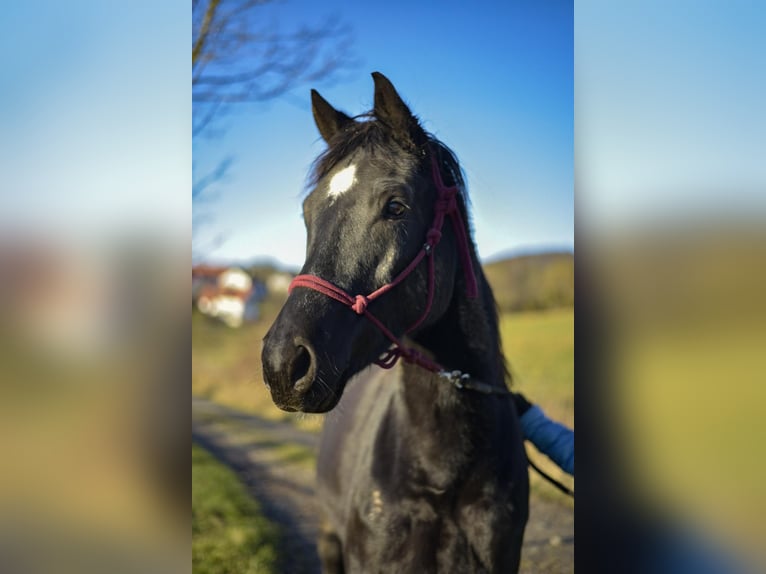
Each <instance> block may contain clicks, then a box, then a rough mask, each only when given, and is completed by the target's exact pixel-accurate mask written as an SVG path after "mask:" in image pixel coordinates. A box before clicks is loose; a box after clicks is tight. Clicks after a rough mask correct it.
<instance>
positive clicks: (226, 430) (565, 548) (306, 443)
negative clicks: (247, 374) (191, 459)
mask: <svg viewBox="0 0 766 574" xmlns="http://www.w3.org/2000/svg"><path fill="white" fill-rule="evenodd" d="M192 438H193V440H194V441H195V442H197V443H198V444H200V445H202V446H204V447H205V448H207V449H208V450H210V451H211V452H212V453H213V454H214V455H215V456H217V457H218V458H219V459H220V460H222V461H223V462H224V463H226V464H227V465H229V466H230V467H231V468H233V469H234V470H235V471H236V472H237V474H238V475H239V476H240V478H241V479H242V481H243V482H244V483H245V484H246V486H247V487H248V489H249V490H250V492H251V494H252V495H253V496H254V497H255V498H256V499H257V500H258V501H259V502H260V504H261V508H262V510H263V513H264V515H265V516H266V517H267V518H269V519H270V520H272V521H274V522H275V523H277V524H279V525H281V526H282V529H283V531H284V532H285V533H288V535H286V536H283V540H282V548H280V552H281V557H282V564H281V569H282V572H284V573H285V574H315V573H318V572H319V560H318V557H317V554H316V549H315V547H314V540H315V537H316V531H317V526H318V524H317V516H318V514H317V512H316V507H315V501H314V470H313V465H312V463H311V460H310V454H311V452H313V451H315V449H316V446H317V442H318V436H317V435H314V434H312V433H308V432H304V431H301V430H299V429H297V428H295V427H294V426H292V425H290V424H289V423H282V422H275V421H269V420H266V419H263V418H260V417H258V416H254V415H249V414H244V413H241V412H238V411H236V410H233V409H230V408H227V407H223V406H220V405H216V404H214V403H211V402H209V401H206V400H204V399H198V398H194V399H193V400H192ZM542 488H546V487H542ZM533 492H534V491H533ZM544 494H545V495H544V496H541V495H538V494H536V493H533V496H532V499H531V500H530V519H529V523H528V525H527V530H526V534H525V541H524V554H523V558H522V566H521V571H522V572H525V573H530V574H531V573H546V574H547V573H551V574H558V573H562V574H563V573H569V572H573V571H574V566H573V560H574V512H573V509H572V508H571V505H569V504H568V503H567V502H566V500H565V499H564V497H563V495H559V494H558V493H557V492H554V491H552V490H551V492H550V493H548V492H547V490H546V491H545V493H544Z"/></svg>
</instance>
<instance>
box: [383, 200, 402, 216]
mask: <svg viewBox="0 0 766 574" xmlns="http://www.w3.org/2000/svg"><path fill="white" fill-rule="evenodd" d="M405 211H407V206H406V205H404V204H403V203H402V202H401V201H399V200H396V199H392V200H390V201H389V202H388V203H386V209H385V215H386V217H391V218H395V217H401V216H402V215H404V212H405Z"/></svg>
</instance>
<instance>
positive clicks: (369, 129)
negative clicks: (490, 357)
mask: <svg viewBox="0 0 766 574" xmlns="http://www.w3.org/2000/svg"><path fill="white" fill-rule="evenodd" d="M353 119H354V120H355V121H353V122H349V125H348V126H347V127H346V128H345V129H343V130H341V131H340V132H339V133H337V134H336V135H335V137H333V138H332V140H331V141H330V142H329V144H328V146H327V149H326V150H325V151H324V152H322V154H320V155H319V157H317V158H316V160H314V162H313V164H312V166H311V170H310V172H309V179H308V184H307V190H308V189H311V188H314V187H315V186H316V185H317V184H318V183H319V181H320V180H321V179H322V178H324V177H325V176H326V175H327V174H329V173H330V172H331V171H332V170H333V169H334V168H335V166H337V165H338V164H339V163H340V162H341V161H343V160H344V159H345V158H347V157H348V156H349V155H350V154H351V153H352V152H354V151H356V150H359V149H366V150H368V151H372V150H376V149H378V150H379V149H385V148H386V147H390V145H391V141H392V137H391V134H390V131H389V130H388V128H387V127H386V126H385V124H383V123H382V122H380V121H378V120H377V118H376V117H375V114H374V112H373V111H369V112H366V113H364V114H360V115H358V116H355V117H354V118H353ZM416 121H417V118H416ZM421 129H422V128H421ZM422 131H423V134H424V135H425V141H424V142H423V143H422V144H420V145H416V144H414V143H411V142H408V143H405V144H402V142H401V141H400V140H396V141H397V142H398V143H399V145H402V147H404V148H405V151H409V152H410V153H413V152H414V153H416V154H417V155H419V156H421V157H422V158H425V157H427V155H428V151H429V150H431V151H432V152H433V153H434V154H435V155H436V159H437V162H438V163H439V166H440V168H441V174H442V179H443V181H444V184H445V185H447V186H456V187H457V188H458V190H459V192H460V193H459V198H460V199H461V200H462V201H459V202H458V203H459V205H460V209H461V211H462V212H463V213H462V215H463V221H464V222H465V224H466V227H467V228H468V229H467V230H466V231H467V232H468V235H469V237H470V238H471V246H472V248H473V250H474V251H475V249H476V247H475V243H474V241H473V229H472V227H473V226H472V222H471V218H470V214H469V212H468V206H469V205H470V199H469V197H468V190H467V187H466V183H465V174H464V173H463V169H462V167H461V166H460V163H459V162H458V160H457V156H456V155H455V152H453V151H452V150H451V149H450V148H449V147H448V146H447V145H445V144H444V143H443V142H441V141H440V140H439V139H437V138H436V136H434V135H433V134H431V133H429V132H426V131H425V130H422ZM408 144H409V145H408ZM379 159H380V161H383V162H385V161H389V162H391V163H392V165H393V163H394V162H395V158H394V154H389V156H385V155H384V156H383V157H380V158H379ZM429 173H430V171H429ZM476 260H477V262H478V256H476ZM476 270H477V272H478V274H479V276H480V279H481V281H480V285H482V286H483V287H482V294H483V296H484V297H485V298H486V299H488V301H487V303H488V304H487V305H486V312H487V318H488V320H489V321H490V327H491V329H492V332H493V333H495V334H496V336H495V340H496V341H497V356H498V357H499V361H500V369H501V371H500V372H501V373H502V374H503V376H504V380H505V382H506V384H507V385H508V386H510V385H511V383H512V379H513V377H512V374H511V370H510V368H509V366H508V361H507V360H506V358H505V353H504V352H503V347H502V338H501V336H500V322H499V310H498V306H497V301H496V300H495V297H494V294H493V293H492V289H491V288H490V287H489V283H488V282H487V279H486V277H485V276H484V271H483V269H482V267H481V265H480V264H479V265H477V266H476Z"/></svg>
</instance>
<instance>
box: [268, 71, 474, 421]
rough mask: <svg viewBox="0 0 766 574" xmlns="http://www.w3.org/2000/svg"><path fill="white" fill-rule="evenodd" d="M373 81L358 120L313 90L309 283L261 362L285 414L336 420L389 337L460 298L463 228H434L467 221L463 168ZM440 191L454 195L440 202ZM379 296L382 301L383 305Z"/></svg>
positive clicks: (429, 319) (307, 205)
mask: <svg viewBox="0 0 766 574" xmlns="http://www.w3.org/2000/svg"><path fill="white" fill-rule="evenodd" d="M373 79H374V82H375V94H374V107H373V109H372V111H370V112H368V113H366V114H363V115H361V116H357V117H355V118H352V117H349V116H348V115H346V114H345V113H343V112H341V111H338V110H336V109H334V108H333V107H332V106H331V105H330V104H329V103H328V102H327V101H325V100H324V99H323V98H322V96H320V95H319V94H318V93H317V92H316V91H313V90H312V94H311V95H312V111H313V115H314V120H315V123H316V126H317V128H318V129H319V133H320V134H321V136H322V138H323V139H324V141H325V142H326V143H327V145H328V147H327V150H326V151H325V152H324V153H323V154H322V155H321V156H320V157H319V158H317V160H316V162H315V164H314V168H313V172H312V178H311V180H310V181H311V191H310V193H309V194H308V196H307V197H306V198H305V200H304V202H303V216H304V220H305V223H306V228H307V232H308V238H307V247H306V260H305V263H304V265H303V268H302V270H301V275H300V276H299V278H297V279H300V278H307V279H304V280H303V282H302V283H301V282H300V281H298V282H294V283H293V288H292V289H291V293H290V296H289V297H288V299H287V301H286V303H285V305H284V307H283V308H282V310H281V311H280V313H279V315H278V317H277V319H276V320H275V322H274V324H273V325H272V327H271V329H270V330H269V332H268V333H267V334H266V337H265V339H264V346H263V355H262V359H263V373H264V380H265V383H266V385H267V387H268V388H269V389H270V391H271V394H272V398H273V400H274V402H275V404H276V405H277V406H279V407H280V408H282V409H284V410H288V411H295V410H300V411H303V412H326V411H329V410H331V409H332V408H333V407H334V406H335V405H336V404H337V402H338V401H339V399H340V397H341V395H342V393H343V389H344V387H345V385H346V383H347V382H348V380H349V379H350V378H351V377H352V376H353V375H355V374H356V373H358V372H359V371H361V370H362V369H364V368H365V367H367V366H368V365H370V364H372V363H373V362H375V361H376V360H378V359H379V357H380V356H381V355H382V354H383V353H385V352H386V350H387V349H388V348H389V347H390V346H391V344H392V340H393V339H392V337H394V338H397V339H398V338H399V337H402V336H403V335H404V334H405V333H407V332H410V331H412V332H413V333H416V332H417V329H421V328H424V327H427V326H428V325H430V324H433V322H434V321H435V320H436V319H437V318H438V317H440V316H441V315H442V314H443V313H444V312H445V311H446V309H447V308H448V306H449V304H450V300H451V298H452V294H453V290H454V288H455V282H456V279H455V278H456V275H457V273H456V270H457V268H458V258H457V257H456V253H457V250H456V246H457V247H459V245H460V240H461V238H460V233H463V235H464V236H463V239H462V240H463V242H465V241H466V240H465V229H464V226H462V225H456V226H450V225H445V226H444V227H443V229H442V228H441V223H439V225H438V229H436V228H435V221H437V220H438V221H441V219H440V218H443V217H444V213H448V210H449V209H452V210H453V213H452V215H454V212H455V211H458V210H459V212H460V213H461V214H462V217H465V204H464V197H463V195H462V192H461V191H458V190H462V189H463V180H462V175H461V173H460V168H459V166H458V164H457V161H456V160H455V158H454V156H453V155H452V153H451V152H450V151H449V150H448V149H447V148H446V146H444V145H443V144H441V143H440V142H438V141H437V140H436V139H435V138H434V137H433V136H431V135H429V134H428V133H426V132H425V131H424V129H423V128H422V127H421V125H420V123H419V121H418V119H417V118H416V117H415V116H414V115H413V114H412V112H411V111H410V109H409V108H408V107H407V105H406V104H405V103H404V102H403V101H402V99H401V97H400V96H399V94H397V92H396V90H395V88H394V86H393V85H392V84H391V82H390V81H389V80H388V79H387V78H386V77H385V76H383V75H382V74H380V73H377V72H376V73H373ZM441 178H444V183H443V184H442V183H441ZM435 179H436V180H438V181H439V183H440V184H441V187H439V185H437V183H436V182H435ZM444 184H447V185H451V186H453V188H452V189H454V190H456V192H455V195H454V196H452V197H442V196H441V195H440V191H441V189H443V188H444ZM450 201H451V202H452V205H451V206H450V205H449V202H450ZM440 202H441V203H440ZM439 210H441V212H442V215H440V216H438V214H437V212H439ZM461 227H462V228H463V229H462V231H461V230H460V228H461ZM442 235H443V237H442ZM437 243H439V249H438V250H436V249H432V247H435V246H436V244H437ZM421 259H425V260H431V261H421ZM469 266H470V264H469ZM403 271H406V277H402V274H403ZM311 278H314V279H315V281H314V284H312V279H311ZM392 282H394V283H396V284H395V285H394V284H392ZM433 285H436V286H438V288H436V289H434V288H433ZM305 287H312V288H305ZM381 287H383V291H385V294H384V295H382V296H377V295H381V294H380V293H377V292H378V291H381ZM333 293H334V294H335V295H334V296H333ZM371 294H373V295H372V296H371ZM368 312H369V314H370V315H373V316H374V318H376V319H377V321H378V322H379V323H380V324H381V325H382V326H383V327H382V328H381V325H376V324H375V321H374V320H368V318H369V317H367V318H366V317H365V315H366V314H367V313H368ZM413 326H414V327H416V328H413ZM385 331H388V334H386V332H385Z"/></svg>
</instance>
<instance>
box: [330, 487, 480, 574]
mask: <svg viewBox="0 0 766 574" xmlns="http://www.w3.org/2000/svg"><path fill="white" fill-rule="evenodd" d="M445 494H446V493H445ZM442 496H443V495H440V496H436V497H433V496H422V497H408V496H405V497H400V498H397V499H389V498H388V497H387V496H386V495H385V494H384V493H383V492H382V491H381V490H379V489H373V490H371V491H369V493H367V496H364V497H362V495H361V493H359V498H360V499H361V498H364V500H358V501H357V504H356V506H355V507H354V510H352V512H351V513H350V515H349V517H348V518H349V520H348V523H347V525H346V529H345V536H344V548H345V554H346V563H347V565H348V567H349V571H350V572H396V573H409V572H412V573H415V572H417V573H424V572H483V571H485V570H484V568H483V567H482V566H481V564H480V563H479V562H478V561H477V560H476V557H475V555H474V553H473V552H472V551H471V548H470V544H469V542H468V539H467V537H466V536H465V534H464V533H463V532H462V531H461V528H460V525H459V524H458V522H457V521H456V520H455V517H454V516H453V515H452V514H453V513H452V512H451V510H450V506H451V503H450V502H449V501H448V500H446V499H442Z"/></svg>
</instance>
